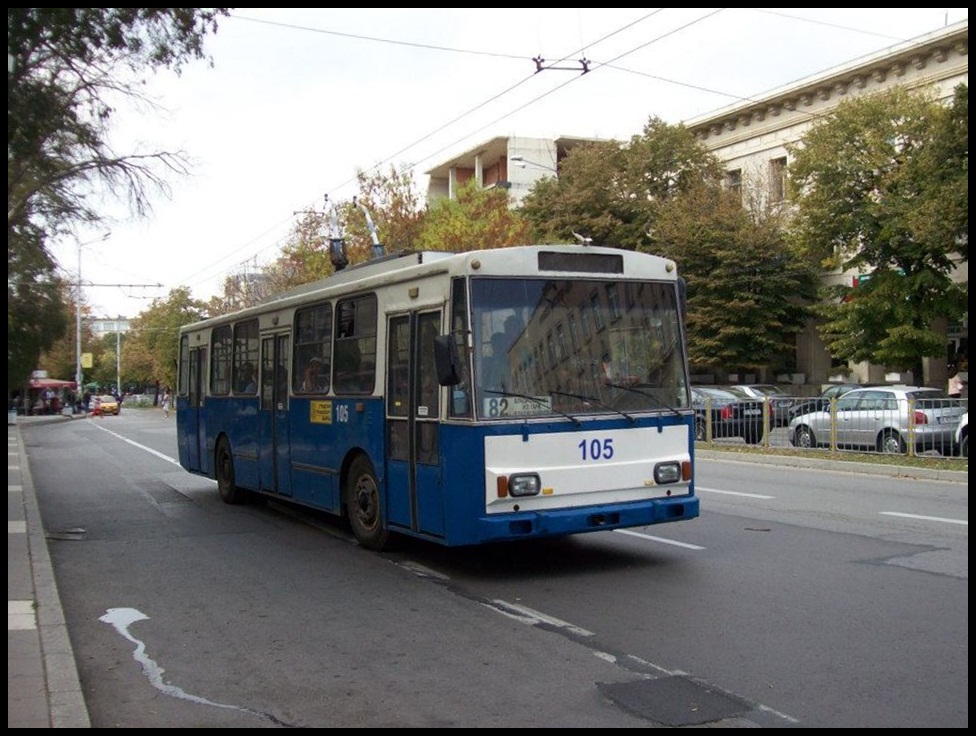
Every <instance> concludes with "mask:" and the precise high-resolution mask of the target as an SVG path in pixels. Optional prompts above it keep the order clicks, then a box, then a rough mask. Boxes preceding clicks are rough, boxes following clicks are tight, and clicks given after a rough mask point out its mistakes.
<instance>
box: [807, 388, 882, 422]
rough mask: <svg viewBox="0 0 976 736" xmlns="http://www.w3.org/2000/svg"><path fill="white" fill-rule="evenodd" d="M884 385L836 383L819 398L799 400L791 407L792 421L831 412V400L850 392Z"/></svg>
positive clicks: (822, 392)
mask: <svg viewBox="0 0 976 736" xmlns="http://www.w3.org/2000/svg"><path fill="white" fill-rule="evenodd" d="M883 385H884V384H883V383H834V384H831V385H830V386H828V387H827V388H825V389H824V390H823V391H821V392H820V395H819V396H810V397H806V398H798V399H796V400H795V401H794V402H793V405H792V406H791V407H790V421H792V420H793V418H794V417H798V416H800V415H801V414H810V413H811V412H815V411H830V401H831V399H839V398H840V397H841V396H843V395H844V394H846V393H847V392H848V391H853V390H854V389H856V388H875V387H876V386H883Z"/></svg>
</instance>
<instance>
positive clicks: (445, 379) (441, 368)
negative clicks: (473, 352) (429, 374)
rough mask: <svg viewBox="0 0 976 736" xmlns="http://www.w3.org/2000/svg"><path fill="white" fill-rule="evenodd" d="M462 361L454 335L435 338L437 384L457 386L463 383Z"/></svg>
mask: <svg viewBox="0 0 976 736" xmlns="http://www.w3.org/2000/svg"><path fill="white" fill-rule="evenodd" d="M460 364H461V359H460V358H459V357H458V349H457V343H456V342H454V336H453V335H437V337H435V338H434V365H435V366H436V368H437V382H438V383H439V384H440V385H441V386H456V385H457V384H459V383H460V382H461V376H460Z"/></svg>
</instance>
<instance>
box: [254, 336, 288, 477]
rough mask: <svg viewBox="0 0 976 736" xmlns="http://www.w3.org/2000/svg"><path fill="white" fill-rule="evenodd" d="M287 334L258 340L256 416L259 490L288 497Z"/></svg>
mask: <svg viewBox="0 0 976 736" xmlns="http://www.w3.org/2000/svg"><path fill="white" fill-rule="evenodd" d="M288 346H289V337H288V335H287V334H279V335H270V336H268V337H264V338H262V339H261V410H260V412H259V415H258V463H259V465H260V474H261V490H263V491H272V492H274V493H280V494H282V495H286V496H290V495H291V473H290V470H289V468H290V464H291V463H290V453H289V450H288V441H289V432H288V361H289V354H290V353H289V347H288Z"/></svg>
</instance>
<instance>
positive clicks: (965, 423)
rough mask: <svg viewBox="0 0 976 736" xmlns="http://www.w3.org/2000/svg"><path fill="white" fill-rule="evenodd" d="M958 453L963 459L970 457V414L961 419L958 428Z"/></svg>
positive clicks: (967, 413)
mask: <svg viewBox="0 0 976 736" xmlns="http://www.w3.org/2000/svg"><path fill="white" fill-rule="evenodd" d="M956 452H957V453H958V454H960V455H962V456H963V457H969V412H968V411H967V412H966V413H965V414H963V415H962V416H961V417H960V418H959V426H957V427H956Z"/></svg>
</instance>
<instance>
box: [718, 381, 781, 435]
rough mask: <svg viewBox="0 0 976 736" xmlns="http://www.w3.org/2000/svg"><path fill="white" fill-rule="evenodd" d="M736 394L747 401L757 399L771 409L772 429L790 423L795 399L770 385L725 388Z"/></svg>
mask: <svg viewBox="0 0 976 736" xmlns="http://www.w3.org/2000/svg"><path fill="white" fill-rule="evenodd" d="M724 388H726V389H728V390H729V391H731V392H732V393H734V394H737V395H739V396H742V397H743V398H747V399H757V400H759V401H762V402H764V403H765V404H766V406H768V407H769V423H770V426H772V427H785V426H786V425H787V424H789V423H790V418H791V417H790V408H791V407H792V406H793V403H794V401H795V398H794V397H793V396H791V395H790V394H788V393H786V392H785V391H784V390H783V389H781V388H779V387H778V386H773V385H772V384H770V383H737V384H734V385H732V386H725V387H724Z"/></svg>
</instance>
